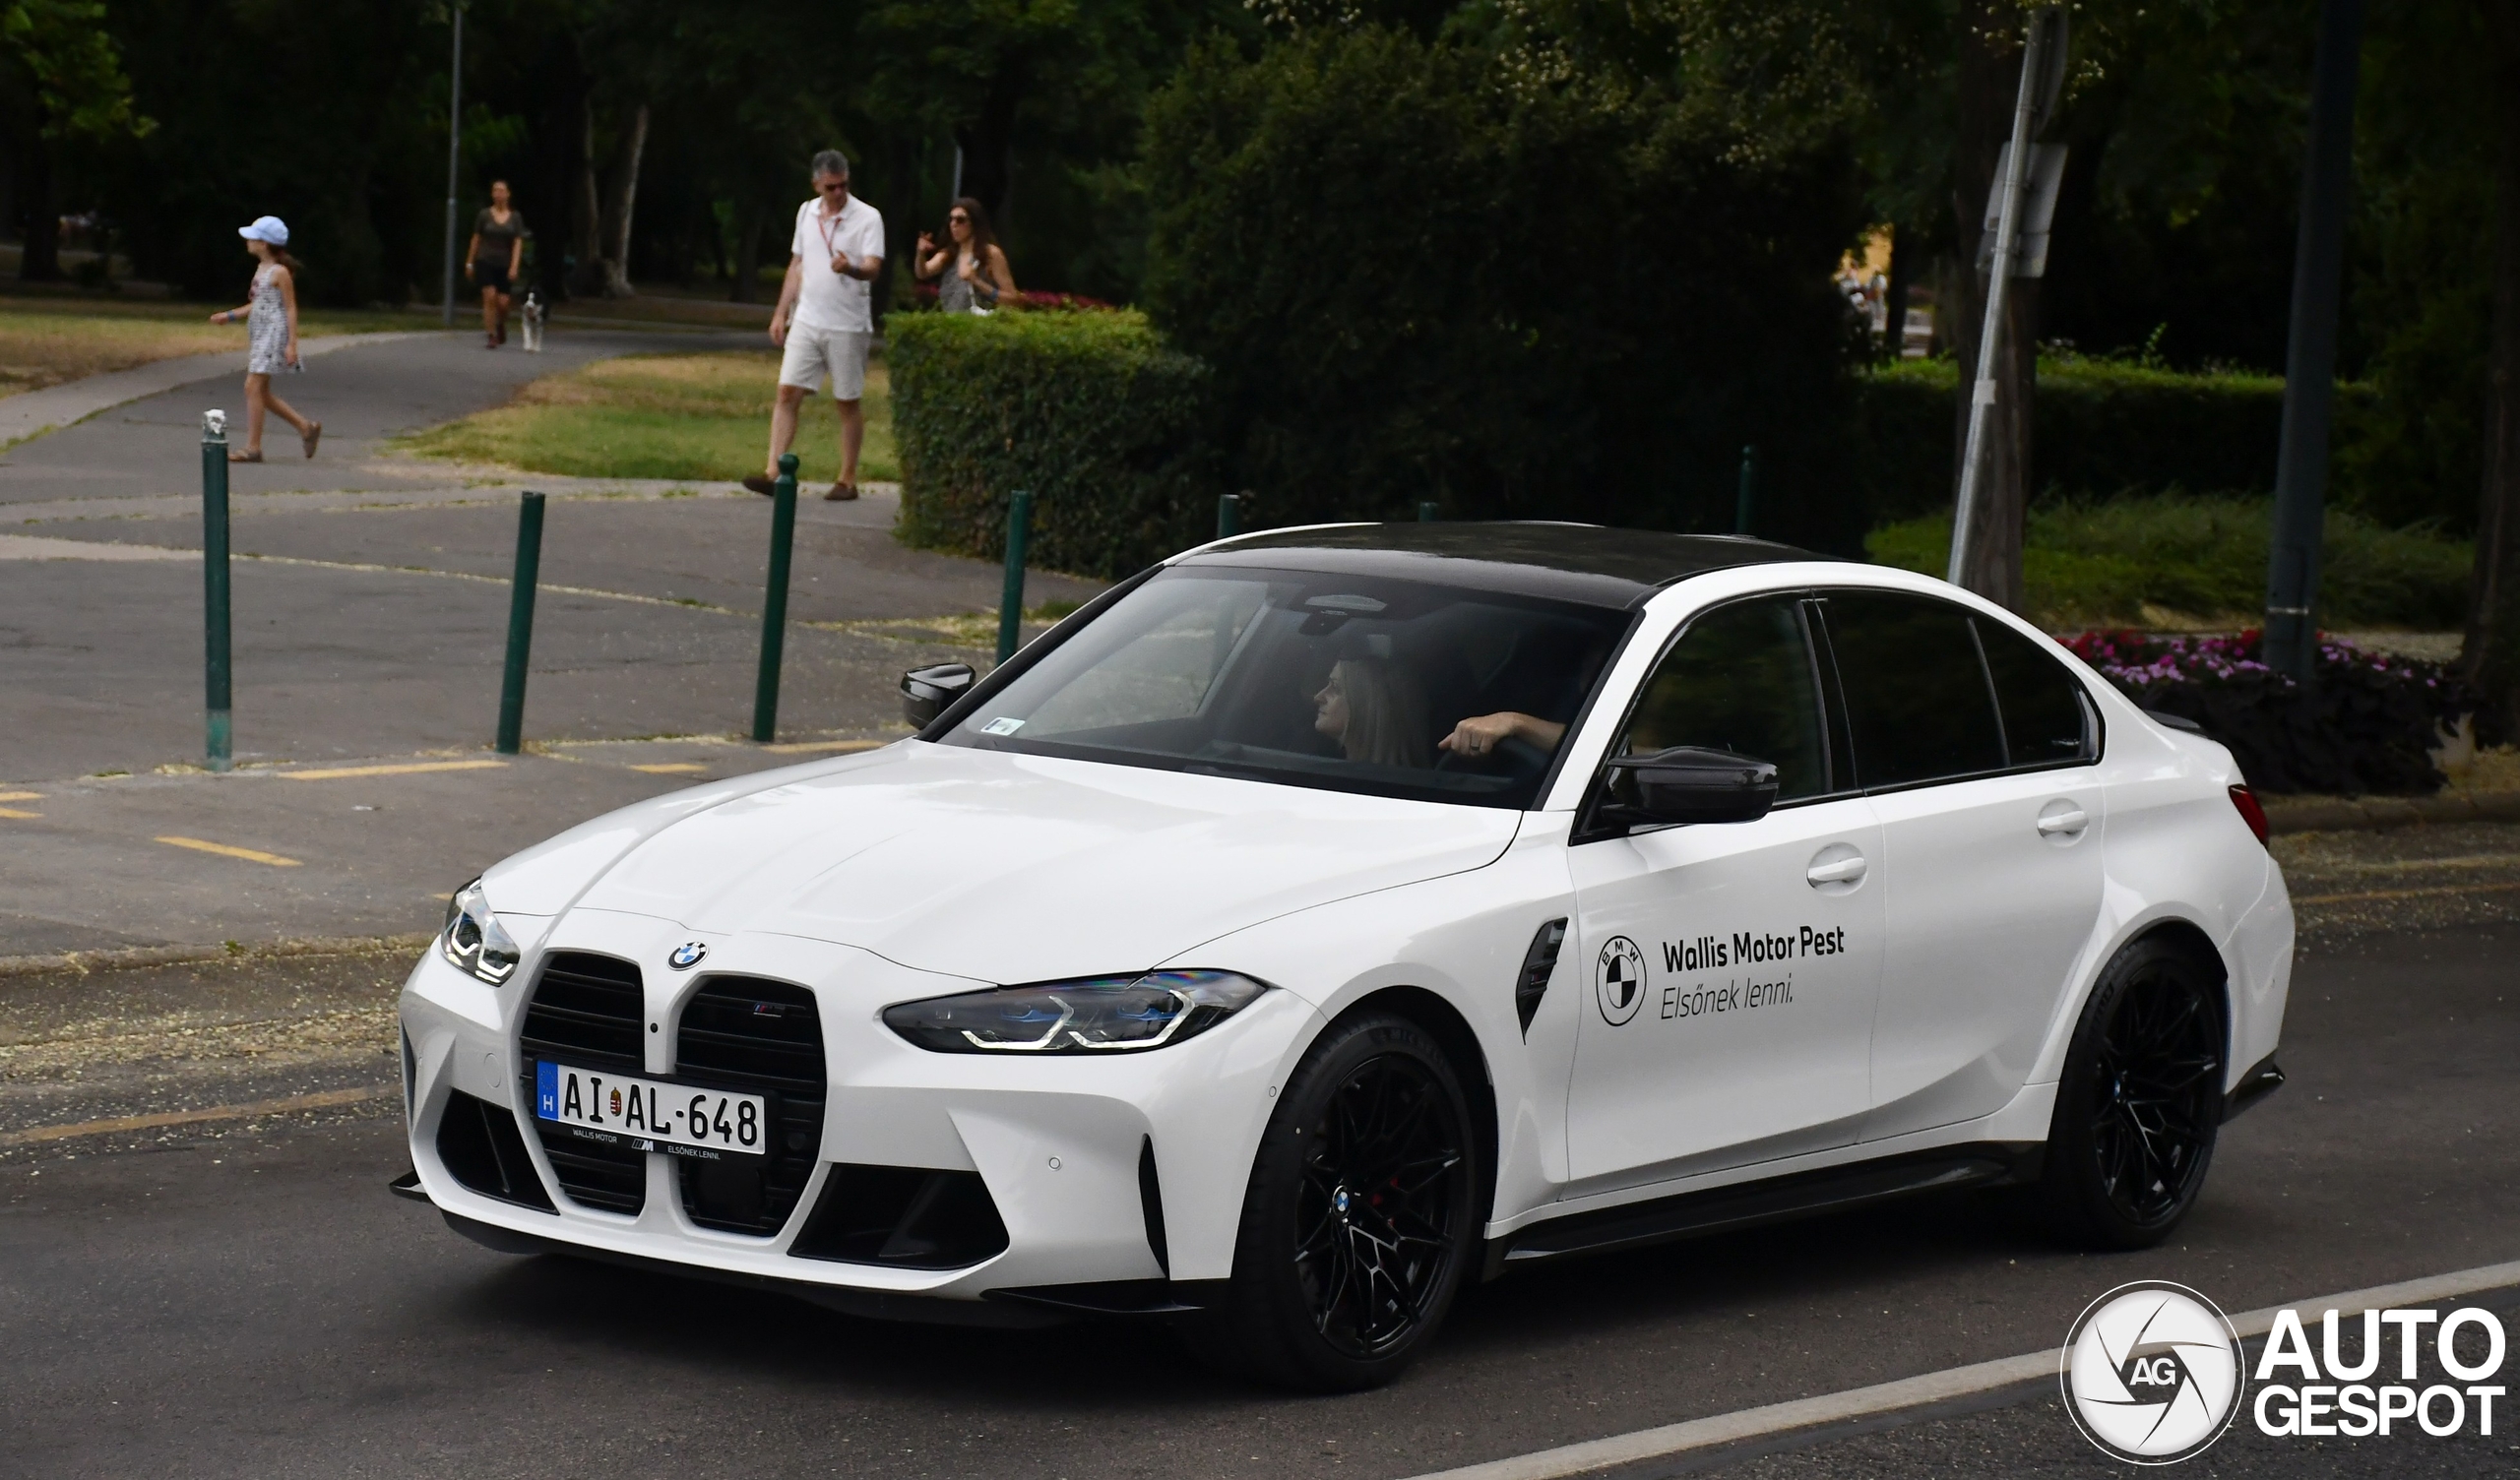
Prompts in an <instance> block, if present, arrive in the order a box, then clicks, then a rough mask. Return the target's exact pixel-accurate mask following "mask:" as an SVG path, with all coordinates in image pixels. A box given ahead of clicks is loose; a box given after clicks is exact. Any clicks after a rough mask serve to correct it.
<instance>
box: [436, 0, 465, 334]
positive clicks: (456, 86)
mask: <svg viewBox="0 0 2520 1480" xmlns="http://www.w3.org/2000/svg"><path fill="white" fill-rule="evenodd" d="M450 9H452V10H453V11H454V12H455V59H454V60H453V61H452V62H449V63H448V64H447V70H446V279H445V284H444V289H443V291H442V293H441V294H440V301H442V302H443V303H444V304H445V305H446V327H447V328H449V329H453V328H454V327H455V167H456V165H457V163H458V162H459V161H460V160H461V159H462V156H463V149H464V7H463V5H462V4H461V3H459V4H456V5H454V6H452V7H450Z"/></svg>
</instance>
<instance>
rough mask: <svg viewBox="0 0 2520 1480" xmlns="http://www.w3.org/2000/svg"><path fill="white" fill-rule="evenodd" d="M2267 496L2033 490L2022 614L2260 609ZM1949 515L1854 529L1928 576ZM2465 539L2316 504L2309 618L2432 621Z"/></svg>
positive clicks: (2144, 619) (2187, 617) (2115, 617)
mask: <svg viewBox="0 0 2520 1480" xmlns="http://www.w3.org/2000/svg"><path fill="white" fill-rule="evenodd" d="M2271 526H2272V505H2271V503H2270V502H2269V501H2268V500H2266V499H2263V498H2245V497H2232V496H2211V495H2193V494H2177V493H2171V494H2158V495H2149V496H2142V497H2131V498H2116V499H2108V500H2103V501H2099V502H2081V501H2069V502H2058V503H2048V504H2043V505H2041V506H2040V507H2038V508H2035V509H2033V510H2032V511H2031V513H2030V519H2029V523H2028V525H2027V527H2026V528H2025V529H2024V530H2023V540H2022V575H2023V579H2024V583H2025V584H2026V585H2027V586H2028V587H2029V597H2030V611H2029V613H2028V615H2029V616H2030V618H2031V620H2033V621H2035V622H2038V623H2039V624H2041V625H2042V626H2044V627H2047V628H2048V629H2049V630H2050V631H2059V632H2060V631H2063V630H2065V629H2067V628H2075V627H2108V626H2131V627H2151V628H2160V629H2177V628H2187V629H2192V630H2231V629H2235V628H2248V627H2256V626H2258V625H2260V624H2261V623H2263V622H2264V620H2265V617H2264V615H2263V610H2264V607H2265V603H2266V551H2267V545H2268V543H2269V540H2270V538H2271V533H2270V530H2271ZM1950 545H1951V516H1950V515H1948V514H1943V515H1936V516H1931V517H1928V518H1925V519H1916V520H1909V521H1907V522H1905V523H1902V524H1886V525H1884V526H1882V527H1881V528H1878V529H1875V530H1873V531H1872V533H1871V534H1870V535H1868V536H1866V538H1865V540H1864V549H1865V550H1866V551H1867V552H1868V553H1869V554H1870V555H1871V556H1872V558H1873V559H1874V560H1876V561H1879V562H1880V563H1882V564H1884V565H1894V566H1898V567H1901V568H1902V569H1905V570H1911V571H1922V572H1924V573H1926V574H1927V575H1932V576H1939V575H1941V574H1942V572H1943V564H1944V561H1945V559H1946V557H1947V554H1948V552H1949V549H1950ZM2474 560H2475V548H2474V546H2472V545H2471V544H2469V543H2468V542H2467V541H2465V540H2453V539H2445V538H2443V537H2441V536H2440V535H2438V534H2434V533H2431V532H2429V531H2427V530H2425V529H2422V528H2415V529H2391V528H2387V527H2385V526H2383V525H2381V524H2375V523H2373V522H2371V521H2370V520H2366V519H2362V518H2360V517H2358V516H2356V515H2354V514H2352V513H2350V512H2348V511H2345V510H2341V509H2331V510H2329V511H2328V515H2327V541H2326V549H2325V552H2324V554H2323V556H2322V557H2321V565H2322V570H2321V573H2320V577H2319V611H2318V621H2319V625H2320V626H2321V627H2323V628H2330V629H2336V628H2353V627H2365V628H2379V629H2389V630H2399V631H2417V632H2440V631H2445V630H2447V629H2450V628H2454V627H2457V626H2458V625H2459V624H2460V623H2461V621H2462V620H2463V619H2464V617H2465V614H2466V610H2467V597H2468V573H2469V569H2470V567H2471V565H2472V564H2473V563H2474Z"/></svg>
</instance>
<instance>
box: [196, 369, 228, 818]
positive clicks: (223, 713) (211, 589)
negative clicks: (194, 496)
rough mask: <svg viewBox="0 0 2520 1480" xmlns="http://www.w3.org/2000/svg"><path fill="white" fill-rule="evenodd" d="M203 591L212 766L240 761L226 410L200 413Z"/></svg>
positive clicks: (221, 768) (221, 767)
mask: <svg viewBox="0 0 2520 1480" xmlns="http://www.w3.org/2000/svg"><path fill="white" fill-rule="evenodd" d="M201 572H202V582H201V591H202V648H203V664H202V667H203V673H204V677H205V679H206V680H207V682H206V683H205V685H204V687H205V689H206V690H207V693H208V699H209V704H208V709H209V710H210V727H209V728H210V735H209V744H208V746H207V750H208V752H209V758H210V769H211V770H213V771H227V770H230V769H232V768H233V767H234V765H235V760H234V757H235V732H234V729H233V726H232V723H231V709H232V707H233V706H232V698H231V695H230V683H229V679H230V667H229V662H228V647H227V413H226V412H225V411H206V412H204V413H203V414H202V418H201Z"/></svg>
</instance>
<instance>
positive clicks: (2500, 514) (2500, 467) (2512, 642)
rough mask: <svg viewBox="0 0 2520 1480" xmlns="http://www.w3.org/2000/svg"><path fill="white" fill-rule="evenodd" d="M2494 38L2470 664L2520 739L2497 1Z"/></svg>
mask: <svg viewBox="0 0 2520 1480" xmlns="http://www.w3.org/2000/svg"><path fill="white" fill-rule="evenodd" d="M2487 13H2488V16H2489V17H2491V18H2492V19H2491V20H2489V21H2488V27H2489V28H2490V34H2491V35H2492V38H2493V42H2494V61H2495V74H2496V75H2497V76H2498V77H2499V78H2500V79H2501V81H2500V83H2499V84H2498V85H2497V86H2496V87H2495V88H2494V90H2493V91H2494V94H2495V102H2494V115H2495V116H2494V118H2493V122H2492V127H2493V130H2494V132H2495V133H2496V134H2497V135H2498V136H2499V138H2498V140H2497V141H2496V142H2497V143H2498V144H2499V145H2500V148H2499V149H2498V150H2497V151H2496V154H2497V158H2496V160H2495V165H2494V232H2493V338H2492V347H2491V349H2490V350H2489V351H2488V357H2487V360H2486V392H2485V485H2484V490H2483V498H2482V500H2481V502H2480V507H2479V509H2478V517H2477V555H2476V562H2477V563H2476V571H2475V574H2474V576H2473V577H2472V578H2471V580H2470V585H2469V595H2468V632H2467V641H2466V643H2465V644H2464V645H2463V647H2462V648H2461V651H2460V654H2459V667H2460V671H2461V672H2462V673H2463V674H2464V675H2465V676H2466V677H2467V679H2468V681H2469V682H2470V683H2472V684H2474V685H2476V687H2477V689H2478V691H2479V697H2480V699H2481V700H2482V703H2483V709H2484V712H2482V713H2480V714H2479V715H2478V716H2477V717H2478V720H2479V728H2480V729H2481V730H2482V731H2483V736H2482V738H2485V739H2487V740H2488V741H2492V742H2495V743H2501V744H2509V743H2512V742H2514V741H2520V18H2515V17H2513V16H2512V15H2511V14H2510V12H2509V10H2508V9H2507V8H2506V7H2502V6H2490V7H2488V12H2487Z"/></svg>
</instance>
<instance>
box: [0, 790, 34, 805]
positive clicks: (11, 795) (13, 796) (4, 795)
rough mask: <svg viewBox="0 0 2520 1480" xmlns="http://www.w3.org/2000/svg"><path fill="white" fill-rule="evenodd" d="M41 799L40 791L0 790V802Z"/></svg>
mask: <svg viewBox="0 0 2520 1480" xmlns="http://www.w3.org/2000/svg"><path fill="white" fill-rule="evenodd" d="M42 800H43V793H42V792H40V791H0V802H40V801H42Z"/></svg>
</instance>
